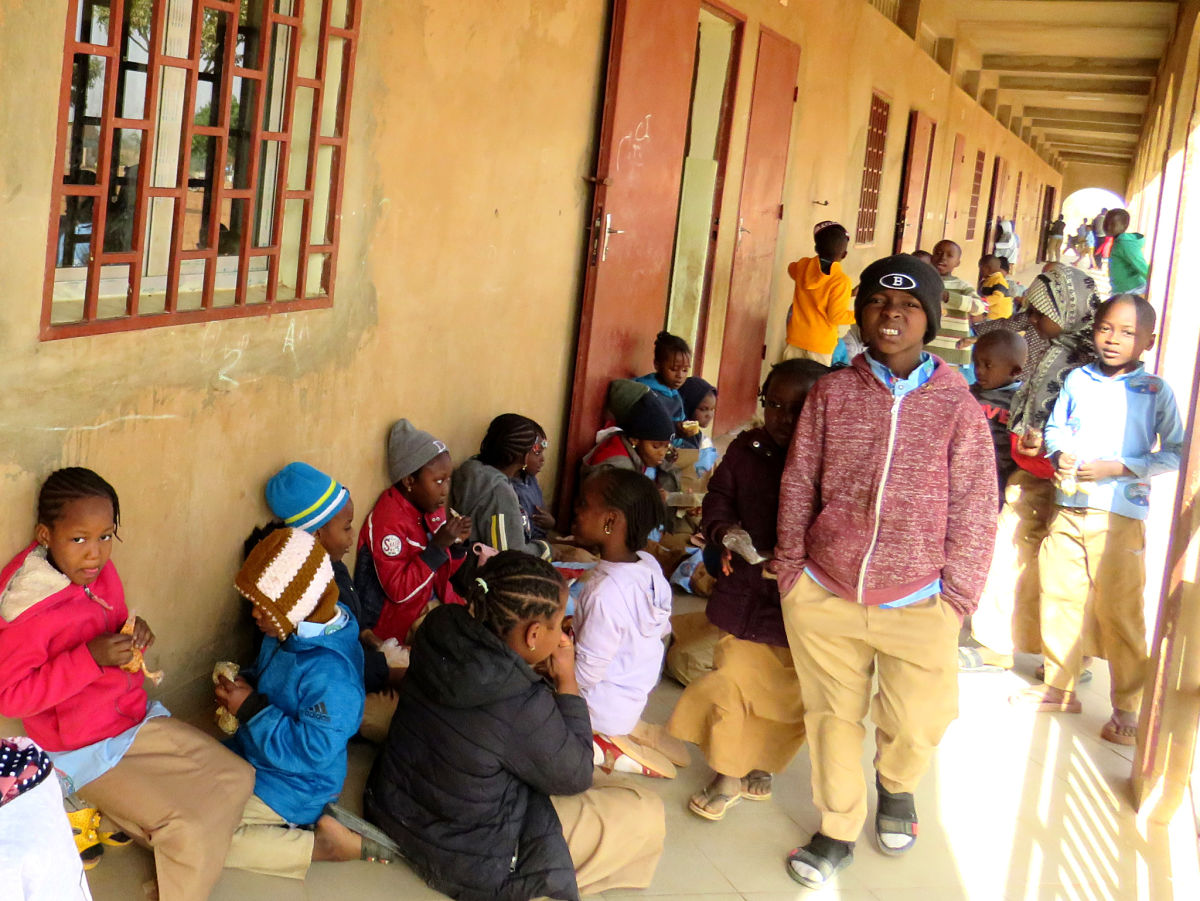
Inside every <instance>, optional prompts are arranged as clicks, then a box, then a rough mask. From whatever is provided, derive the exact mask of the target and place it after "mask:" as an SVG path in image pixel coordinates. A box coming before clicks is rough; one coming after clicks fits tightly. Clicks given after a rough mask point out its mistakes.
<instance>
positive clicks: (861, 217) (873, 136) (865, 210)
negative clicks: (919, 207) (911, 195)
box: [854, 94, 891, 244]
mask: <svg viewBox="0 0 1200 901" xmlns="http://www.w3.org/2000/svg"><path fill="white" fill-rule="evenodd" d="M890 111H891V104H890V103H888V102H887V100H885V99H884V98H883V97H882V96H880V95H879V94H872V95H871V115H870V117H869V118H868V120H867V150H866V154H865V155H864V158H863V175H862V191H861V193H860V194H859V196H858V224H857V226H856V228H855V231H854V243H855V244H871V243H873V242H874V240H875V219H876V217H877V216H878V213H879V189H880V187H881V186H882V184H883V151H884V147H885V145H886V144H887V125H888V113H889V112H890Z"/></svg>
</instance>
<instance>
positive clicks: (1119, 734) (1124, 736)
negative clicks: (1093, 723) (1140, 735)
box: [1100, 720, 1137, 747]
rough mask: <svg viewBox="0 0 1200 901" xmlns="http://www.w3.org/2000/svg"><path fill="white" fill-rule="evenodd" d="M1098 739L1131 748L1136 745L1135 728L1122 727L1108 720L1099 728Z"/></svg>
mask: <svg viewBox="0 0 1200 901" xmlns="http://www.w3.org/2000/svg"><path fill="white" fill-rule="evenodd" d="M1100 737H1101V738H1103V739H1104V740H1105V741H1111V742H1112V743H1113V744H1114V745H1125V746H1126V747H1131V746H1133V745H1136V744H1137V726H1123V725H1121V724H1120V723H1114V722H1113V721H1112V720H1109V721H1108V722H1107V723H1105V724H1104V725H1103V726H1101V727H1100Z"/></svg>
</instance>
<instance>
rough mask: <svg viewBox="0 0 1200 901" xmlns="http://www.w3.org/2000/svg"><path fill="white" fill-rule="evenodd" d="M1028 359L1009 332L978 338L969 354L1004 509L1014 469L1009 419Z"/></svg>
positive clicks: (974, 390)
mask: <svg viewBox="0 0 1200 901" xmlns="http://www.w3.org/2000/svg"><path fill="white" fill-rule="evenodd" d="M1028 355H1029V345H1028V344H1027V343H1026V342H1025V339H1024V338H1023V337H1022V336H1021V335H1020V333H1018V332H1014V331H1010V330H1008V329H997V330H995V331H991V332H988V333H986V334H984V335H981V336H980V338H979V340H978V341H977V342H975V347H974V350H973V351H972V354H971V360H972V362H973V363H974V364H975V384H974V385H972V386H971V394H973V395H974V396H975V399H976V400H977V401H979V406H980V407H982V408H983V415H984V416H986V417H987V420H988V427H989V428H990V429H991V430H992V444H993V446H994V447H995V450H996V477H997V479H998V480H999V488H1000V506H1001V507H1003V506H1004V486H1005V485H1006V484H1008V477H1009V476H1011V475H1012V474H1013V471H1014V470H1015V469H1016V468H1017V463H1016V461H1015V460H1013V455H1012V445H1011V443H1010V442H1009V438H1008V415H1009V412H1010V410H1011V409H1012V401H1013V396H1014V395H1015V394H1016V393H1017V389H1018V388H1020V387H1021V371H1022V370H1023V369H1024V368H1025V359H1026V357H1027V356H1028Z"/></svg>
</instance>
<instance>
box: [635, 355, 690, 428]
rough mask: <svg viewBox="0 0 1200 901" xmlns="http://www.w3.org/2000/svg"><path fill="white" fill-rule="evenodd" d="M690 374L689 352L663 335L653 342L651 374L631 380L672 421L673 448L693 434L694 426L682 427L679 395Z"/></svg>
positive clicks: (682, 419) (684, 417) (683, 418)
mask: <svg viewBox="0 0 1200 901" xmlns="http://www.w3.org/2000/svg"><path fill="white" fill-rule="evenodd" d="M691 371H692V348H691V347H690V346H689V345H688V343H687V342H686V341H684V340H683V339H682V338H680V337H679V336H678V335H672V334H671V333H670V332H665V331H663V332H659V333H658V335H657V336H655V338H654V371H653V372H650V373H647V374H646V375H642V376H638V377H637V378H636V379H634V381H635V382H641V383H642V384H643V385H645V386H646V387H647V388H649V389H650V390H651V391H653V392H654V393H655V394H657V395H658V397H659V399H660V400H662V403H663V406H664V407H666V409H667V413H668V414H669V415H670V417H671V421H672V422H674V423H675V435H674V437H673V440H672V443H673V444H674V445H675V446H676V447H678V446H679V443H680V441H682V440H683V439H684V438H687V437H690V436H691V435H693V434H695V429H694V424H688V425H686V426H685V425H684V422H685V420H686V418H687V417H686V415H685V413H684V410H683V398H682V397H681V396H680V394H679V389H680V388H681V387H682V386H683V383H684V381H685V380H686V379H687V377H688V373H689V372H691Z"/></svg>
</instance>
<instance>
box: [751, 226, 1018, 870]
mask: <svg viewBox="0 0 1200 901" xmlns="http://www.w3.org/2000/svg"><path fill="white" fill-rule="evenodd" d="M938 250H941V251H942V252H943V253H945V248H944V246H943V245H942V244H939V245H938ZM937 256H938V251H937V250H935V252H934V257H935V259H936V258H937ZM943 262H944V263H945V262H946V261H945V259H944V258H943ZM944 290H945V289H944V285H943V281H942V278H941V277H940V276H939V272H938V271H937V270H935V269H934V268H932V267H930V266H927V265H926V264H925V263H922V262H921V261H920V260H916V259H914V258H913V257H911V256H909V255H907V254H897V255H895V256H891V257H886V258H884V259H882V260H877V261H875V262H874V263H872V264H871V265H870V266H868V267H867V268H866V269H865V270H864V271H863V274H862V278H861V281H860V284H859V290H858V295H857V296H856V298H855V303H854V307H855V314H856V316H857V319H858V324H859V328H860V329H861V331H862V335H863V338H864V339H865V340H866V342H867V352H866V353H865V354H862V355H860V356H858V357H856V358H855V360H854V363H853V365H851V366H850V367H849V368H848V369H843V370H839V371H836V372H832V373H830V374H829V375H827V376H825V377H824V378H822V379H821V380H820V381H818V382H817V384H816V385H815V386H814V387H813V389H812V391H811V392H810V393H809V396H808V399H807V400H806V401H805V403H804V410H803V412H802V413H801V414H800V418H799V420H798V421H797V423H796V433H795V436H794V437H793V439H792V442H791V445H790V447H789V449H788V459H787V464H786V466H785V467H784V471H783V481H782V483H781V486H780V493H779V522H778V536H777V544H776V547H775V559H774V560H773V561H772V563H771V564H770V565H771V568H772V570H773V571H774V572H775V573H777V575H778V577H779V591H780V594H781V595H782V609H783V622H784V626H785V628H786V630H787V638H788V644H789V646H790V648H791V652H792V660H793V663H794V664H795V667H796V676H797V678H798V680H799V682H800V697H801V701H802V702H803V704H804V726H805V731H806V733H807V736H808V741H809V748H810V755H809V756H810V759H811V761H812V791H813V801H814V803H815V804H816V807H817V810H818V811H819V812H820V816H821V822H820V827H819V829H818V831H817V832H816V834H814V835H813V836H812V837H811V839H810V840H809V842H808V843H807V844H806V845H804V846H803V847H800V848H796V849H795V850H794V851H792V853H791V854H790V855H788V861H787V862H788V873H789V875H791V876H792V878H794V879H795V880H796V881H797V882H799V883H801V884H802V885H804V886H806V887H808V888H821V887H823V886H825V885H826V884H827V883H828V882H829V881H830V879H832V878H833V876H834V874H835V873H837V872H838V871H839V870H841V869H843V868H844V867H845V866H847V865H848V864H849V863H850V862H851V860H852V859H853V856H854V843H855V841H856V840H857V839H858V837H859V833H860V832H861V831H862V828H863V825H864V823H865V821H866V818H867V790H866V785H865V784H864V782H863V776H862V772H861V770H860V767H859V764H858V761H859V760H861V759H862V743H863V737H864V734H865V730H864V727H863V719H864V717H865V716H866V715H867V712H868V710H870V711H871V712H872V716H873V719H874V722H875V727H876V742H877V745H878V750H877V752H876V755H875V770H876V772H875V790H876V793H877V796H878V804H877V807H876V815H875V825H874V833H875V840H876V843H877V845H878V847H879V849H880V851H881V852H882V853H884V854H887V855H891V856H896V855H900V854H904V853H905V852H907V851H908V850H909V849H911V848H912V846H913V845H914V844H915V842H916V840H917V811H916V805H915V802H914V799H913V792H914V791H915V790H916V788H917V785H918V783H919V782H920V780H921V778H922V777H923V776H924V775H925V772H926V771H927V770H928V768H929V765H930V762H931V760H932V757H933V753H934V750H935V749H936V748H937V745H938V743H939V742H940V741H941V738H942V734H943V733H944V732H945V730H946V727H947V726H949V724H950V723H951V722H952V721H953V720H954V718H955V717H956V716H957V715H958V660H957V653H956V645H957V639H958V633H959V628H960V625H961V623H962V618H963V617H964V616H966V615H968V614H970V613H971V611H972V610H973V609H974V608H975V605H976V603H977V601H978V598H979V593H980V591H981V590H982V589H983V583H984V579H985V577H986V575H987V568H988V561H989V559H990V558H991V552H992V541H993V536H994V534H995V526H996V464H995V462H994V459H993V454H992V442H991V440H990V437H989V435H988V428H987V423H986V421H985V419H984V417H983V413H982V412H981V411H980V409H979V404H978V403H976V401H975V399H974V398H973V397H972V396H971V394H970V392H969V391H968V390H967V385H966V382H965V381H964V380H963V377H962V376H961V375H959V373H958V372H957V371H956V370H955V369H954V368H953V367H951V366H949V365H947V364H945V363H944V362H942V361H941V360H939V359H937V358H936V357H934V356H933V355H931V354H929V353H926V352H925V351H923V349H922V348H923V346H925V345H927V344H929V343H930V342H931V341H932V340H933V339H934V336H935V335H936V334H937V333H938V324H939V320H940V319H941V314H942V294H943V291H944ZM876 679H878V688H875V682H876Z"/></svg>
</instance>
